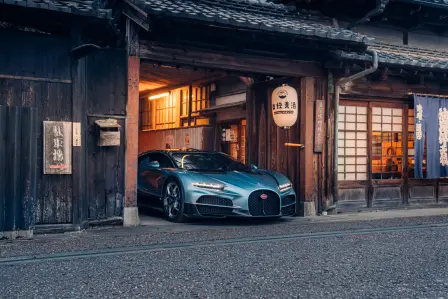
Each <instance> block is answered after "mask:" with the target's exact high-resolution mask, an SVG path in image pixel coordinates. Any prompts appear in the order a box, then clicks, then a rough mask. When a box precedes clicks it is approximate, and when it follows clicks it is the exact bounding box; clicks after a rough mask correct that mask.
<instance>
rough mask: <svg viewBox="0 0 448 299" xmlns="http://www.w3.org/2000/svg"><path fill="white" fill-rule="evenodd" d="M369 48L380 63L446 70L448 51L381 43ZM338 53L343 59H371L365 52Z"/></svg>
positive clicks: (447, 66) (447, 67) (447, 68)
mask: <svg viewBox="0 0 448 299" xmlns="http://www.w3.org/2000/svg"><path fill="white" fill-rule="evenodd" d="M369 49H372V50H375V51H376V52H377V53H378V62H379V63H382V64H388V65H395V66H400V65H401V66H403V67H406V66H407V67H412V68H427V69H443V70H448V52H442V51H436V50H428V49H422V48H415V47H409V46H396V45H390V44H383V43H374V44H372V45H370V46H369ZM339 54H340V55H341V57H342V58H345V59H352V60H366V61H367V60H368V61H371V60H372V57H371V56H370V55H367V54H365V55H359V54H356V53H347V52H340V53H339Z"/></svg>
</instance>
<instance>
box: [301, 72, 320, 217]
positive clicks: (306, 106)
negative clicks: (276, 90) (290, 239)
mask: <svg viewBox="0 0 448 299" xmlns="http://www.w3.org/2000/svg"><path fill="white" fill-rule="evenodd" d="M300 86H301V96H300V143H301V144H304V145H305V148H304V149H303V150H302V151H300V192H299V194H300V196H299V198H300V201H301V204H303V214H304V216H314V215H315V214H316V210H315V203H314V199H313V110H314V100H315V99H314V97H315V79H313V78H310V77H305V78H302V80H301V84H300ZM313 207H314V209H313Z"/></svg>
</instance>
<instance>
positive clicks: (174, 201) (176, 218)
mask: <svg viewBox="0 0 448 299" xmlns="http://www.w3.org/2000/svg"><path fill="white" fill-rule="evenodd" d="M162 201H163V212H164V214H165V217H166V218H167V219H168V220H169V221H171V222H176V223H182V222H185V221H186V218H185V216H184V192H183V188H182V185H181V184H180V183H179V182H178V181H177V180H175V179H169V180H168V181H167V182H166V184H165V186H164V189H163V197H162Z"/></svg>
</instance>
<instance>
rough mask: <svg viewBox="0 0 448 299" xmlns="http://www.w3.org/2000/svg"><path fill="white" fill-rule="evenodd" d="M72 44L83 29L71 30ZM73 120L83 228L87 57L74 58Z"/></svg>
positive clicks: (75, 196)
mask: <svg viewBox="0 0 448 299" xmlns="http://www.w3.org/2000/svg"><path fill="white" fill-rule="evenodd" d="M71 43H72V46H77V45H79V44H81V30H80V29H79V28H77V27H75V28H73V30H72V31H71ZM70 81H71V82H73V83H72V122H73V133H75V128H77V129H80V132H79V134H80V136H81V144H80V146H73V147H72V186H73V187H72V188H73V189H72V190H73V191H72V192H73V193H72V213H73V224H75V225H79V226H80V227H81V228H86V227H87V226H88V222H87V221H88V208H87V206H88V202H87V190H86V189H87V188H86V184H87V183H86V157H87V144H86V132H87V130H86V127H87V118H86V111H87V104H86V86H87V82H86V58H81V59H77V60H75V59H72V62H71V80H70ZM78 124H79V125H78Z"/></svg>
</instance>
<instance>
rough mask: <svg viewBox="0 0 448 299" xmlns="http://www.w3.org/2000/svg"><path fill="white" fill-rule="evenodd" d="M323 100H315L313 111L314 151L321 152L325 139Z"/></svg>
mask: <svg viewBox="0 0 448 299" xmlns="http://www.w3.org/2000/svg"><path fill="white" fill-rule="evenodd" d="M324 124H325V102H324V101H323V100H316V103H315V111H314V152H316V153H322V151H323V148H324V141H325V127H324Z"/></svg>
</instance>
